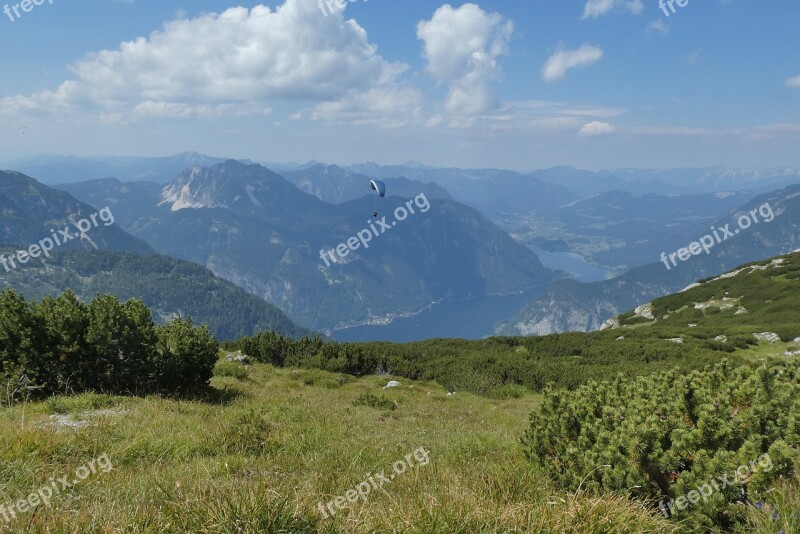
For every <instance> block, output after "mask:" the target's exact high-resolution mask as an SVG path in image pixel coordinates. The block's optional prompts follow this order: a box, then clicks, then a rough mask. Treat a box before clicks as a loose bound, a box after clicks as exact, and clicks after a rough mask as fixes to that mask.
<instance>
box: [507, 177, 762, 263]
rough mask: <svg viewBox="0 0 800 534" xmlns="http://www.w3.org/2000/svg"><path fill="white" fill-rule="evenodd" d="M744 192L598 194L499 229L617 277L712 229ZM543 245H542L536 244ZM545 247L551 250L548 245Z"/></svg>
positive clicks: (746, 198)
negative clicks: (698, 232)
mask: <svg viewBox="0 0 800 534" xmlns="http://www.w3.org/2000/svg"><path fill="white" fill-rule="evenodd" d="M755 196H756V194H755V193H751V192H747V191H736V192H725V193H713V194H696V195H668V196H665V195H651V194H648V195H643V196H635V195H633V194H632V193H629V192H626V191H610V192H607V193H598V194H596V195H591V196H589V197H585V198H582V199H580V200H576V201H573V202H570V203H568V204H564V205H562V206H558V207H557V208H555V209H552V210H550V212H549V213H542V214H528V215H525V216H520V217H516V218H515V217H506V218H504V219H502V220H500V221H497V222H498V224H500V226H501V227H502V228H504V229H506V230H507V231H509V232H510V233H511V235H512V236H514V237H515V238H516V239H518V240H519V241H521V242H523V243H531V244H536V245H540V243H542V240H543V239H544V240H547V241H550V242H553V243H556V244H558V245H559V246H561V244H562V243H563V244H564V245H566V247H567V249H568V250H571V251H572V252H578V253H580V254H581V255H582V256H583V257H584V258H585V259H587V260H588V261H590V262H593V263H596V264H598V265H601V266H603V267H605V268H607V269H612V270H616V271H617V272H618V273H619V274H621V272H625V271H627V270H629V269H631V268H633V267H638V266H641V265H645V264H647V263H649V262H651V261H652V260H653V258H655V257H657V256H658V254H660V253H661V251H663V250H666V249H668V248H673V247H678V246H683V242H684V241H685V239H686V235H687V234H689V233H690V232H691V231H692V230H694V229H695V228H696V227H697V226H698V225H700V224H705V223H707V224H711V223H712V222H714V220H716V219H717V218H718V217H719V216H720V215H721V214H725V213H727V212H729V211H731V210H733V209H735V208H737V207H739V206H741V205H743V204H744V203H746V202H747V201H749V200H751V199H752V198H754V197H755ZM540 246H541V245H540ZM544 248H552V247H550V246H549V245H548V244H547V243H545V244H544Z"/></svg>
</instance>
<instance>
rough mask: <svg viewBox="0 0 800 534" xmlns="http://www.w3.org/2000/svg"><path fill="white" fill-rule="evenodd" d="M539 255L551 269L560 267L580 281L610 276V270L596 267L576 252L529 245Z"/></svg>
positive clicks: (603, 278) (593, 280) (599, 279)
mask: <svg viewBox="0 0 800 534" xmlns="http://www.w3.org/2000/svg"><path fill="white" fill-rule="evenodd" d="M528 248H529V249H531V250H532V251H534V252H535V253H536V255H537V256H539V260H541V262H542V265H544V266H545V267H547V268H549V269H559V270H561V271H564V272H567V273H569V274H571V275H572V276H573V277H574V278H575V279H576V280H577V281H578V282H584V283H589V282H599V281H601V280H605V279H606V278H608V271H606V270H605V269H603V268H602V267H596V266H594V265H591V264H589V263H586V260H585V259H583V256H581V255H580V254H576V253H574V252H548V251H546V250H545V249H543V248H539V247H536V246H533V245H528Z"/></svg>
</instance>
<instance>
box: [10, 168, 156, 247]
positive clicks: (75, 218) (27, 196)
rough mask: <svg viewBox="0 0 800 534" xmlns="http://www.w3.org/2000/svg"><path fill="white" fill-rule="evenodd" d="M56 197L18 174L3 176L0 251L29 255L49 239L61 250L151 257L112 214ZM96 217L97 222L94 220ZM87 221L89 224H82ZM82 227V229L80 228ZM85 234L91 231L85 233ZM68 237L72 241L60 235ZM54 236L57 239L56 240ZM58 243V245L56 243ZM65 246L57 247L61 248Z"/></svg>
mask: <svg viewBox="0 0 800 534" xmlns="http://www.w3.org/2000/svg"><path fill="white" fill-rule="evenodd" d="M105 207H106V205H99V206H98V207H97V208H94V207H92V206H90V205H88V204H84V203H83V202H79V201H77V200H75V199H74V198H73V197H72V196H70V195H69V194H68V193H65V192H62V191H56V190H55V189H52V188H50V187H47V186H45V185H42V184H40V183H39V182H37V181H36V180H34V179H33V178H30V177H28V176H25V175H24V174H22V173H19V172H0V212H2V215H3V217H2V221H1V222H0V245H17V246H19V247H20V248H25V249H27V248H28V247H29V246H30V245H34V244H37V243H39V242H40V241H41V240H43V239H45V238H47V239H50V241H51V242H54V243H53V248H54V249H56V248H57V249H58V250H61V251H63V250H76V249H78V250H87V249H88V250H94V249H108V250H121V251H128V252H136V253H141V254H148V253H152V252H153V251H152V249H151V248H150V247H149V246H148V245H147V244H146V243H144V242H143V241H140V240H139V239H136V238H134V237H132V236H131V235H130V234H128V233H126V232H125V231H124V230H123V229H122V227H121V226H120V225H119V224H117V221H116V217H115V214H114V210H113V209H110V212H108V213H106V212H104V213H103V214H102V215H103V216H102V217H101V216H99V215H98V213H97V212H98V210H101V209H103V208H105ZM92 215H94V216H95V217H94V220H92V219H91V216H92ZM83 220H86V221H87V223H88V226H89V227H88V228H87V224H85V223H82V222H81V221H83ZM79 226H82V227H83V228H79ZM81 230H87V231H86V232H83V233H82V232H81ZM61 231H64V232H65V233H66V234H68V235H69V236H75V237H72V238H69V237H68V236H66V235H62V234H61V233H60V232H61ZM54 235H55V238H54V237H53V236H54ZM56 239H57V240H58V241H57V242H56V241H55V240H56ZM61 242H63V244H61V245H58V243H61Z"/></svg>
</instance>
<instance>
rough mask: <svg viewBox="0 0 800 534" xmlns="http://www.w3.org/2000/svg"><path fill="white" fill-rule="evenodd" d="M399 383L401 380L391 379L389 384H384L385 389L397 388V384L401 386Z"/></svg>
mask: <svg viewBox="0 0 800 534" xmlns="http://www.w3.org/2000/svg"><path fill="white" fill-rule="evenodd" d="M399 385H400V382H398V381H397V380H390V381H389V383H388V384H386V385H385V386H383V389H386V388H396V387H397V386H399Z"/></svg>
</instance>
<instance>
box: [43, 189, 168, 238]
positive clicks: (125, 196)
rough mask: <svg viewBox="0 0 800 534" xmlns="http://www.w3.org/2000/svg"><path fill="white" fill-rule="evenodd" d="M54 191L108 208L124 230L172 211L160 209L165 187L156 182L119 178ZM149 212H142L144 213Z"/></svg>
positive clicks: (166, 208)
mask: <svg viewBox="0 0 800 534" xmlns="http://www.w3.org/2000/svg"><path fill="white" fill-rule="evenodd" d="M53 188H54V189H58V190H61V191H66V192H67V193H69V194H70V195H72V196H73V197H75V198H79V199H81V200H82V201H83V202H86V203H87V204H90V205H92V206H108V207H110V208H111V210H112V211H113V212H114V216H115V217H116V218H117V221H118V222H119V224H120V225H121V226H122V227H123V228H132V227H133V225H134V223H136V221H139V220H142V219H144V220H147V218H149V217H153V216H156V215H157V214H158V213H159V212H163V211H168V210H169V208H168V207H165V206H159V205H158V203H159V202H160V201H161V190H162V189H163V188H164V186H163V185H162V184H158V183H156V182H121V181H119V180H118V179H117V178H101V179H99V180H89V181H86V182H76V183H73V184H58V185H54V186H53ZM145 209H146V210H149V211H143V210H145Z"/></svg>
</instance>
